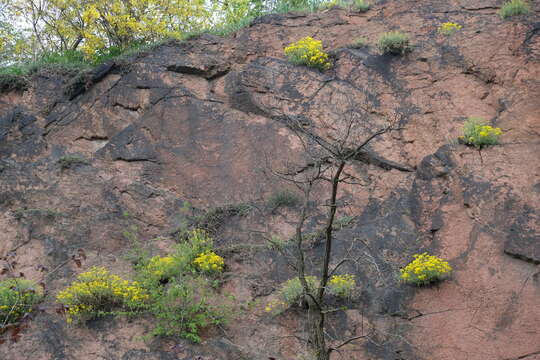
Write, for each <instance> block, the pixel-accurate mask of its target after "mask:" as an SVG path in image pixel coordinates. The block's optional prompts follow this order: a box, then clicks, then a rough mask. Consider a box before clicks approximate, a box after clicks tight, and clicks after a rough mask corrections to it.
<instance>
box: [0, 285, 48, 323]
mask: <svg viewBox="0 0 540 360" xmlns="http://www.w3.org/2000/svg"><path fill="white" fill-rule="evenodd" d="M42 297H43V289H42V288H41V287H40V286H38V285H37V284H36V283H35V282H34V281H32V280H27V279H7V280H2V281H0V330H1V329H2V328H3V327H4V326H6V325H9V324H13V323H16V322H17V321H19V319H20V318H21V317H23V316H24V315H25V314H28V313H30V312H31V311H32V307H33V306H34V305H35V304H36V303H38V302H39V301H40V300H41V298H42Z"/></svg>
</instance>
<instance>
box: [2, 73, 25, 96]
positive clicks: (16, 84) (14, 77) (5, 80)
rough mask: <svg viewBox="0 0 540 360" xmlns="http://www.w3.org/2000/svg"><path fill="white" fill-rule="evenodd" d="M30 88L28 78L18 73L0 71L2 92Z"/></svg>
mask: <svg viewBox="0 0 540 360" xmlns="http://www.w3.org/2000/svg"><path fill="white" fill-rule="evenodd" d="M27 88H28V80H27V79H26V78H25V77H24V76H21V75H18V74H1V73H0V94H1V93H8V92H11V91H24V90H26V89H27Z"/></svg>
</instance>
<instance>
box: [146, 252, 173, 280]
mask: <svg viewBox="0 0 540 360" xmlns="http://www.w3.org/2000/svg"><path fill="white" fill-rule="evenodd" d="M176 267H177V263H176V261H175V259H174V257H172V256H163V257H161V256H154V257H153V258H151V259H150V262H149V263H148V265H147V266H146V271H148V273H149V274H150V275H152V276H153V277H155V278H157V279H162V278H167V277H170V276H172V275H173V273H174V271H175V270H176V269H175V268H176Z"/></svg>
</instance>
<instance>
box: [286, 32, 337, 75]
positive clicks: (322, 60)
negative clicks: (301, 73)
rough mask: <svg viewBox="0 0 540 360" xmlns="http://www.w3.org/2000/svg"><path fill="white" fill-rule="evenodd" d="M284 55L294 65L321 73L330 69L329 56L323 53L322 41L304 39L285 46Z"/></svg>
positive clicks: (309, 38) (310, 38)
mask: <svg viewBox="0 0 540 360" xmlns="http://www.w3.org/2000/svg"><path fill="white" fill-rule="evenodd" d="M284 52H285V55H286V56H287V58H288V59H289V61H290V62H292V63H293V64H296V65H305V66H308V67H311V68H315V69H319V70H321V71H325V70H328V69H330V68H331V67H332V62H331V61H330V58H329V55H328V54H327V53H326V52H324V51H323V47H322V41H320V40H315V39H313V38H312V37H309V36H308V37H305V38H303V39H300V40H298V41H297V42H294V43H292V44H290V45H289V46H287V47H286V48H285V49H284Z"/></svg>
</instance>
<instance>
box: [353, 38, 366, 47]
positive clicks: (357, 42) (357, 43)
mask: <svg viewBox="0 0 540 360" xmlns="http://www.w3.org/2000/svg"><path fill="white" fill-rule="evenodd" d="M366 46H368V40H367V39H366V38H365V37H358V38H356V39H354V40H353V42H352V43H351V45H349V47H351V48H353V49H361V48H364V47H366Z"/></svg>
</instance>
